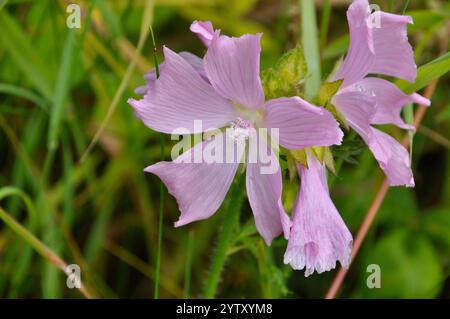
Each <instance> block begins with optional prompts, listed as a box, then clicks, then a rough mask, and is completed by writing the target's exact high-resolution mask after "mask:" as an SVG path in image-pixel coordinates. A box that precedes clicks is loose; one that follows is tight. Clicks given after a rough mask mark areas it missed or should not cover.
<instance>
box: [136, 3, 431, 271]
mask: <svg viewBox="0 0 450 319" xmlns="http://www.w3.org/2000/svg"><path fill="white" fill-rule="evenodd" d="M374 14H376V15H380V16H377V18H379V19H380V20H379V21H380V26H376V27H374V26H372V25H371V23H370V21H371V19H372V18H373V16H372V15H374ZM347 17H348V22H349V28H350V48H349V51H348V53H347V56H346V58H345V60H344V62H343V63H342V65H341V66H340V68H339V70H338V72H337V73H336V74H335V78H334V79H335V80H343V82H342V85H341V87H340V89H339V91H338V92H337V93H336V94H335V95H334V97H333V98H332V101H331V102H332V104H333V105H335V107H336V109H337V111H338V112H339V113H340V114H341V115H343V117H344V118H345V121H346V122H347V124H348V125H349V126H350V127H351V128H352V129H354V130H355V131H356V132H357V133H358V134H359V135H360V136H361V137H362V139H363V140H364V141H365V142H366V144H367V145H368V147H369V148H370V150H371V151H372V153H373V154H374V156H375V158H376V160H377V161H378V163H379V164H380V167H381V169H382V170H383V171H384V172H385V174H386V176H387V178H388V180H389V182H390V184H391V185H406V186H414V179H413V175H412V172H411V166H410V158H409V154H408V152H407V150H406V149H405V148H404V147H403V146H402V145H401V144H399V143H398V142H397V141H396V140H395V139H394V138H392V137H391V136H389V135H387V134H386V133H384V132H382V131H380V130H378V129H376V128H374V127H373V126H372V125H376V124H394V125H397V126H399V127H401V128H404V129H414V127H412V126H410V125H407V124H405V123H404V122H403V120H402V119H401V117H400V112H401V109H402V107H403V106H405V105H406V104H409V103H420V104H425V105H429V103H430V102H429V101H428V100H426V99H425V98H423V97H421V96H420V95H418V94H412V95H406V94H405V93H403V92H402V91H400V90H399V89H398V88H397V87H396V86H395V85H394V84H392V83H390V82H388V81H387V80H384V79H381V78H377V77H368V76H367V75H368V74H382V75H388V76H395V77H398V78H402V79H405V80H408V81H414V80H415V78H416V74H417V68H416V65H415V63H414V59H413V52H412V48H411V46H410V44H409V43H408V39H407V35H406V26H407V24H408V23H411V22H412V21H411V18H410V17H405V16H401V15H394V14H389V13H385V12H375V13H371V12H370V9H369V3H368V2H367V0H355V1H354V2H353V3H352V4H351V5H350V7H349V9H348V12H347ZM191 31H192V32H194V33H195V34H196V35H197V36H198V38H199V39H200V40H201V42H202V43H203V44H204V45H205V47H206V54H205V56H204V57H203V59H201V58H199V57H197V56H195V55H193V54H191V53H188V52H180V53H175V52H173V51H171V50H170V49H168V48H167V47H164V57H165V60H164V63H162V64H161V65H160V77H159V78H158V79H156V72H155V70H152V71H150V72H149V73H148V74H146V76H145V78H146V81H147V85H146V86H144V87H140V88H138V89H137V93H138V94H140V95H143V98H141V99H139V100H135V99H130V100H129V101H128V103H129V104H130V105H131V106H132V107H133V108H134V110H135V112H136V114H137V116H138V117H139V118H140V119H141V120H142V121H143V122H144V123H145V125H147V126H148V127H150V128H151V129H153V130H155V131H158V132H163V133H168V134H171V133H172V132H174V131H175V130H177V129H178V128H180V127H182V128H185V129H186V130H187V131H188V132H189V133H191V134H197V133H205V132H209V131H212V130H214V129H216V128H224V127H229V128H232V129H234V130H236V135H239V136H241V137H242V134H243V138H237V139H224V140H225V144H227V143H228V144H229V143H231V144H233V145H232V147H233V146H236V148H237V151H236V152H235V154H234V156H235V157H236V158H235V159H236V161H234V162H232V163H230V162H225V161H224V162H222V163H192V161H189V159H191V158H192V156H193V154H194V153H195V152H205V150H206V149H208V146H210V144H214V143H216V142H217V141H218V140H222V138H224V136H222V135H221V134H216V135H215V136H214V137H211V138H210V139H207V140H205V141H203V142H202V143H199V144H197V145H196V146H194V147H193V148H191V149H190V150H188V151H187V152H185V153H183V154H182V155H180V156H179V157H178V158H176V159H175V160H173V161H171V162H166V161H163V162H159V163H156V164H154V165H151V166H149V167H147V168H146V169H145V171H146V172H150V173H153V174H156V175H157V176H159V177H160V178H161V179H162V181H163V182H164V183H165V185H166V186H167V188H168V190H169V192H170V193H171V194H172V195H173V196H174V197H175V198H176V200H177V202H178V205H179V209H180V211H181V216H180V218H179V220H178V221H177V222H176V223H175V226H176V227H178V226H182V225H186V224H188V223H191V222H193V221H198V220H202V219H206V218H208V217H210V216H212V215H213V214H214V213H215V212H216V211H217V210H218V209H219V207H220V205H221V204H222V202H223V200H224V198H225V196H226V194H227V192H228V190H229V188H230V186H231V183H232V181H233V179H234V176H235V175H236V173H237V169H238V167H239V163H240V162H241V161H240V160H241V159H242V158H243V157H244V158H245V155H246V154H245V152H246V147H245V146H246V145H247V143H249V140H251V139H256V140H257V141H256V142H257V143H258V144H259V145H260V146H261V145H262V147H263V148H264V149H267V153H268V154H269V156H270V157H272V158H273V159H274V161H275V162H276V163H277V167H276V169H275V172H274V173H271V174H264V173H262V170H261V168H262V167H263V166H264V165H265V163H262V162H261V161H256V162H249V161H247V162H246V170H247V171H246V188H247V195H248V199H249V202H250V206H251V208H252V211H253V215H254V218H255V224H256V228H257V230H258V232H259V233H260V234H261V236H262V237H263V238H264V240H265V241H266V243H267V244H268V245H270V244H271V242H272V240H273V239H274V238H275V237H277V236H279V235H280V234H281V233H283V234H284V237H285V238H286V239H287V240H288V245H287V250H286V253H285V255H284V262H285V263H286V264H290V265H291V266H292V268H294V269H305V275H306V276H308V275H310V274H312V273H313V272H314V271H316V272H317V273H321V272H323V271H328V270H330V269H332V268H334V267H335V266H336V261H339V262H340V263H341V265H342V266H344V267H346V266H348V265H349V262H350V256H351V249H352V235H351V233H350V232H349V230H348V229H347V227H346V225H345V223H344V222H343V220H342V218H341V217H340V215H339V213H338V211H337V209H336V207H335V206H334V204H333V202H332V200H331V198H330V195H329V190H328V184H327V176H326V168H325V165H324V164H323V163H321V162H320V161H319V160H318V159H317V158H316V157H315V156H314V155H313V153H312V152H311V151H310V150H307V151H306V154H307V163H308V165H307V167H305V166H303V165H301V164H300V163H297V171H298V175H299V177H300V189H299V192H298V195H297V200H296V203H295V206H294V209H293V213H292V218H291V217H290V216H289V215H288V214H286V212H285V210H284V208H283V205H282V202H281V194H282V172H281V168H280V165H279V164H278V158H277V156H276V148H274V147H273V145H272V143H271V142H270V141H271V137H270V136H267V138H261V137H260V136H255V135H253V134H247V133H245V132H247V130H248V129H249V128H267V129H271V128H276V129H278V131H279V143H280V145H281V146H283V147H284V148H286V149H288V150H298V149H308V148H310V147H313V146H331V145H340V144H341V141H342V138H343V132H342V131H341V129H340V128H339V124H338V122H337V121H336V120H335V119H334V117H333V115H332V114H331V113H330V112H328V111H327V110H325V109H324V108H323V107H320V106H315V105H312V104H310V103H309V102H307V101H305V100H303V99H302V98H300V97H298V96H290V97H282V98H277V99H272V100H266V99H265V97H264V92H263V89H262V85H261V79H260V74H259V69H260V65H259V61H260V52H261V46H260V38H261V34H257V35H251V34H245V35H243V36H241V37H238V38H235V37H228V36H226V35H221V34H220V31H219V30H214V29H213V26H212V24H211V22H197V21H196V22H194V23H193V24H192V25H191ZM196 120H201V121H202V123H203V125H202V131H197V130H196V126H194V125H193V124H194V121H196ZM243 132H244V133H243ZM223 135H224V134H223ZM235 144H236V145H235ZM244 162H245V161H244Z"/></svg>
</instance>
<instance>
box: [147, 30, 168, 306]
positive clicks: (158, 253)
mask: <svg viewBox="0 0 450 319" xmlns="http://www.w3.org/2000/svg"><path fill="white" fill-rule="evenodd" d="M150 35H151V38H152V44H153V59H154V62H155V70H156V79H158V78H159V64H158V56H157V48H156V41H155V34H154V33H153V28H152V26H150ZM159 145H160V156H161V160H162V161H164V135H163V134H160V139H159ZM164 193H165V191H164V183H163V182H162V181H161V182H160V184H159V221H158V243H157V247H156V267H155V272H156V274H155V289H154V294H153V297H154V298H155V299H158V298H159V280H160V275H161V249H162V235H163V225H164Z"/></svg>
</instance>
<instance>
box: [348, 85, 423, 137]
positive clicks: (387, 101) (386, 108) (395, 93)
mask: <svg viewBox="0 0 450 319" xmlns="http://www.w3.org/2000/svg"><path fill="white" fill-rule="evenodd" d="M357 84H358V85H360V86H361V87H363V88H364V90H367V91H371V92H373V93H374V94H375V97H376V107H375V114H374V117H373V118H372V120H371V124H394V125H397V126H398V127H400V128H403V129H406V130H415V127H414V126H413V125H408V124H406V123H405V122H404V121H403V119H402V117H401V111H402V108H403V107H404V106H406V105H407V104H410V103H417V104H421V105H427V106H429V105H430V101H429V100H428V99H426V98H424V97H422V96H420V95H419V94H412V95H407V94H405V93H403V91H402V90H400V89H399V88H398V87H397V86H396V85H394V84H393V83H391V82H388V81H386V80H383V79H380V78H365V79H364V80H362V81H360V82H358V83H357Z"/></svg>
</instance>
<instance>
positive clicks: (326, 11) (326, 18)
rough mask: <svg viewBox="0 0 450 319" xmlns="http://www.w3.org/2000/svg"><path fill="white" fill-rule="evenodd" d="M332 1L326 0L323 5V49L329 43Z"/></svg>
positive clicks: (321, 27) (321, 26)
mask: <svg viewBox="0 0 450 319" xmlns="http://www.w3.org/2000/svg"><path fill="white" fill-rule="evenodd" d="M330 16H331V3H330V0H324V1H323V5H322V18H321V19H320V47H321V48H322V49H323V48H325V46H326V45H327V40H328V27H329V25H330Z"/></svg>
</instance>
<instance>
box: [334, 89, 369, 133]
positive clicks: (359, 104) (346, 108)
mask: <svg viewBox="0 0 450 319" xmlns="http://www.w3.org/2000/svg"><path fill="white" fill-rule="evenodd" d="M358 83H359V82H358ZM331 103H333V105H335V106H336V109H337V110H338V111H339V112H340V113H341V114H342V115H343V116H344V117H345V120H346V121H347V124H348V125H349V126H350V127H352V128H353V129H354V130H355V131H356V132H358V134H359V135H361V136H367V135H369V134H370V122H371V119H372V118H373V116H374V114H375V105H376V98H375V96H373V94H372V93H370V92H368V91H364V88H362V87H360V86H358V84H355V85H352V86H349V87H347V88H345V89H343V90H340V91H339V92H338V93H337V94H336V95H335V96H334V97H333V99H332V100H331Z"/></svg>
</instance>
